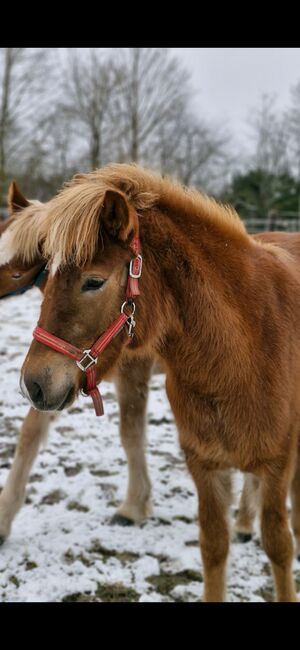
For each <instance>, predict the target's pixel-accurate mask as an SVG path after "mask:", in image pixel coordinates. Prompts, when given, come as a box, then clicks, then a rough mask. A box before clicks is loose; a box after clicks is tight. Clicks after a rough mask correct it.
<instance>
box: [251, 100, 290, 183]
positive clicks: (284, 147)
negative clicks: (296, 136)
mask: <svg viewBox="0 0 300 650" xmlns="http://www.w3.org/2000/svg"><path fill="white" fill-rule="evenodd" d="M249 124H250V126H251V128H252V141H253V142H254V153H253V156H252V160H251V161H250V162H252V165H253V166H254V167H256V168H258V169H261V170H263V171H265V172H267V173H269V174H274V175H277V174H281V173H285V172H287V171H288V170H289V157H288V130H287V125H286V120H285V117H284V115H282V114H280V113H278V111H277V110H276V97H275V96H274V95H268V94H264V95H262V98H261V104H260V106H259V108H257V109H256V110H254V111H252V113H251V117H250V119H249Z"/></svg>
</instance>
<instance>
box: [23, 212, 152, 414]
mask: <svg viewBox="0 0 300 650" xmlns="http://www.w3.org/2000/svg"><path fill="white" fill-rule="evenodd" d="M140 249H141V245H140V239H139V233H138V225H137V228H136V233H135V236H134V238H133V240H132V242H131V250H132V252H133V253H134V258H133V259H132V260H131V261H130V263H129V269H128V278H127V287H126V292H125V301H124V302H123V304H122V306H121V309H120V314H119V316H118V318H116V319H115V320H114V321H113V322H112V324H111V325H110V326H109V327H108V328H107V330H106V331H105V332H104V333H103V334H101V336H100V337H99V338H98V339H97V341H96V342H95V343H94V344H93V346H92V347H91V348H90V349H89V350H80V349H79V348H77V347H76V346H75V345H72V344H71V343H68V342H67V341H64V339H60V338H59V337H58V336H54V334H51V333H50V332H48V331H47V330H45V329H43V328H42V327H36V328H35V330H34V331H33V337H34V338H35V339H36V341H39V343H44V345H47V346H48V347H50V348H53V349H54V350H56V351H57V352H61V353H62V354H65V355H66V356H68V357H70V358H71V359H74V360H75V361H76V364H77V366H78V368H79V369H80V370H82V372H85V373H86V390H85V392H84V393H83V394H84V395H90V396H91V398H92V400H93V403H94V408H95V412H96V415H98V416H99V415H103V413H104V409H103V402H102V397H101V394H100V391H99V389H98V387H97V377H96V363H97V360H98V357H99V356H100V354H101V352H103V350H105V348H106V347H107V346H108V344H109V343H110V341H111V340H112V339H113V338H114V337H115V336H117V334H119V333H120V332H121V331H122V330H123V329H124V327H125V325H127V327H128V339H127V341H126V343H125V345H128V343H130V342H131V341H132V337H133V334H134V327H135V320H134V313H135V303H134V298H135V297H136V296H139V295H140V290H139V285H138V281H139V278H140V277H141V274H142V256H141V253H140ZM126 308H127V309H130V310H131V312H130V314H129V315H128V314H126V312H125V309H126ZM82 392H83V391H82Z"/></svg>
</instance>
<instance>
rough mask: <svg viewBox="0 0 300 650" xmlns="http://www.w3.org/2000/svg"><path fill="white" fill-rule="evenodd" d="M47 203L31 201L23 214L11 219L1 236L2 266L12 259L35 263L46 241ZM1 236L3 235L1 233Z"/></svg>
mask: <svg viewBox="0 0 300 650" xmlns="http://www.w3.org/2000/svg"><path fill="white" fill-rule="evenodd" d="M47 205H48V204H47V203H40V201H31V202H30V205H29V206H28V207H26V208H24V209H23V210H22V214H20V215H17V216H16V218H14V216H12V217H11V219H10V224H9V225H8V227H7V228H5V230H4V232H3V235H2V236H0V265H2V264H6V263H7V262H9V261H10V260H11V259H12V258H17V259H18V260H20V261H21V262H24V263H28V264H30V263H31V262H34V260H35V259H36V257H37V255H38V254H39V251H40V246H41V244H42V242H43V240H44V233H45V228H44V227H43V221H44V219H45V216H46V213H47ZM0 235H1V233H0Z"/></svg>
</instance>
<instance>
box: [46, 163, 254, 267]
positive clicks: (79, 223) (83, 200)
mask: <svg viewBox="0 0 300 650" xmlns="http://www.w3.org/2000/svg"><path fill="white" fill-rule="evenodd" d="M107 190H118V191H120V192H122V193H123V194H124V195H125V196H126V197H127V199H128V200H129V201H130V203H131V204H132V205H133V206H134V207H135V209H136V210H137V211H138V213H139V215H140V216H142V215H141V212H142V211H143V210H145V209H147V208H151V207H152V206H154V205H160V206H163V205H166V206H168V208H169V209H170V208H172V206H174V211H175V210H177V212H178V210H181V209H182V210H183V211H184V212H187V213H189V212H190V213H192V214H193V213H194V214H195V213H196V214H197V215H199V219H201V218H203V219H204V218H205V219H206V220H209V221H210V222H214V223H215V222H217V223H219V224H220V225H222V224H223V226H224V227H226V230H227V232H228V231H229V232H231V233H235V234H236V235H238V236H239V237H242V238H248V234H247V232H246V230H245V227H244V225H243V223H242V222H241V220H240V218H239V217H238V215H237V214H236V212H235V211H234V210H233V209H232V208H230V207H227V206H222V205H219V204H218V203H217V202H216V201H215V200H214V199H211V198H209V197H207V196H205V195H203V194H200V193H199V192H198V191H196V190H194V189H187V188H184V187H183V186H182V185H180V184H179V183H178V182H176V181H174V180H171V179H166V178H162V176H160V175H159V174H157V173H155V172H152V171H149V170H145V169H143V168H141V167H139V166H137V165H135V164H110V165H108V166H107V167H104V168H103V169H99V170H96V171H94V172H90V173H87V174H77V175H76V176H74V178H73V179H72V180H71V181H70V182H68V183H66V184H65V186H64V187H63V189H62V190H61V191H60V193H59V194H58V195H57V196H56V197H55V198H54V199H52V201H50V203H49V211H48V216H47V219H46V220H45V226H46V227H47V232H46V233H45V243H44V254H45V257H47V258H53V257H54V256H55V255H56V256H57V257H56V259H58V260H59V264H60V265H61V266H63V265H65V264H69V263H74V264H76V266H79V267H82V266H83V265H84V264H86V263H88V262H91V261H92V259H93V258H94V256H95V253H96V251H97V246H98V238H99V229H100V220H99V215H100V212H101V208H102V206H103V200H104V196H105V193H106V191H107ZM48 226H49V227H48Z"/></svg>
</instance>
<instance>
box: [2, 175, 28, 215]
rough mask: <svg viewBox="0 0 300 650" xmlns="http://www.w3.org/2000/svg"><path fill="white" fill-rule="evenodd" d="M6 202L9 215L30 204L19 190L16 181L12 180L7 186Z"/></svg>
mask: <svg viewBox="0 0 300 650" xmlns="http://www.w3.org/2000/svg"><path fill="white" fill-rule="evenodd" d="M7 203H8V209H9V213H10V215H12V214H15V212H19V211H20V210H24V208H27V207H28V205H30V202H29V201H28V200H27V199H26V197H25V196H23V194H22V192H21V190H19V188H18V186H17V183H16V181H12V182H11V184H10V186H9V188H8V197H7Z"/></svg>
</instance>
